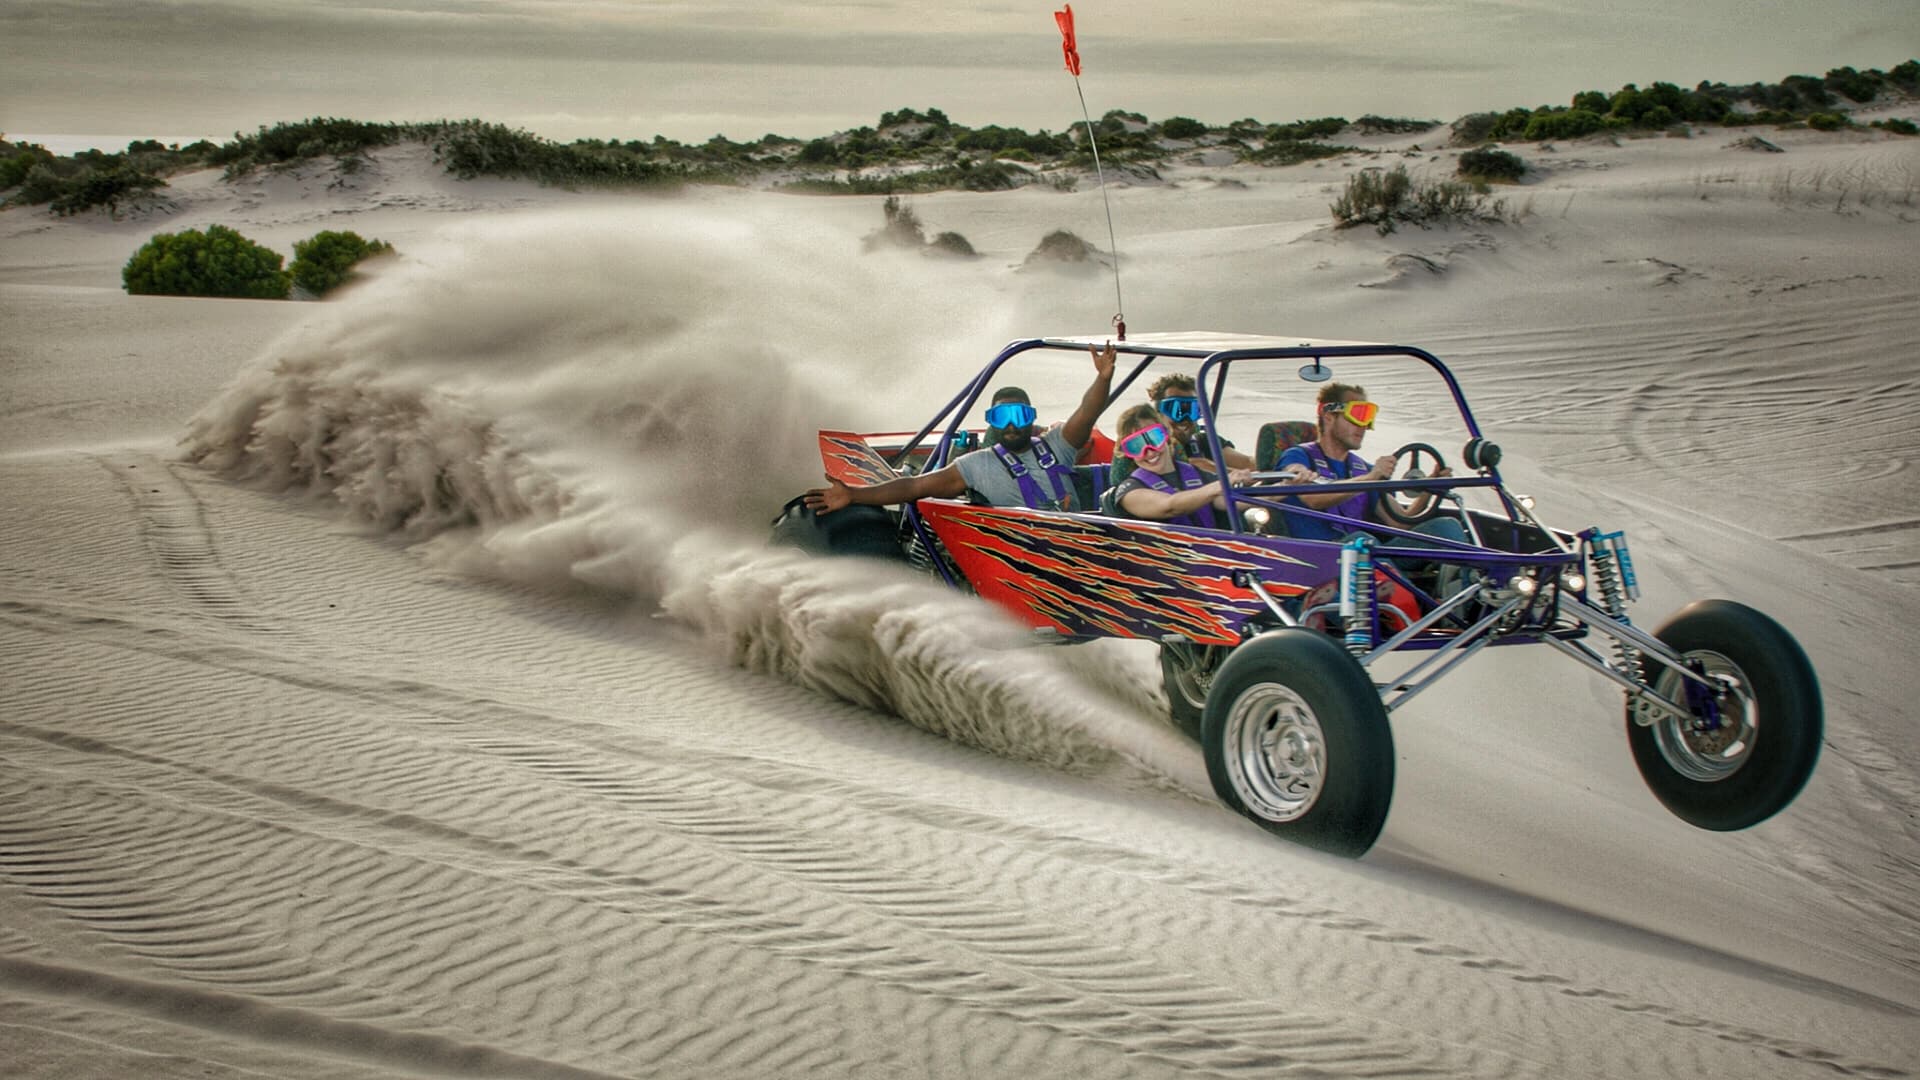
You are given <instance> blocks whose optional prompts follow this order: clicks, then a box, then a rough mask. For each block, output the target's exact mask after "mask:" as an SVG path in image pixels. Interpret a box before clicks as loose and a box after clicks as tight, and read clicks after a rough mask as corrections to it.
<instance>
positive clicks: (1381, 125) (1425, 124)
mask: <svg viewBox="0 0 1920 1080" xmlns="http://www.w3.org/2000/svg"><path fill="white" fill-rule="evenodd" d="M1353 126H1354V127H1357V128H1359V129H1360V133H1361V134H1362V135H1379V134H1385V135H1412V134H1414V133H1416V132H1421V131H1432V130H1433V129H1434V128H1437V127H1439V126H1440V121H1438V120H1409V119H1406V118H1403V117H1397V116H1375V115H1373V114H1372V113H1368V114H1367V115H1365V116H1363V117H1361V118H1360V119H1358V120H1355V121H1354V122H1353Z"/></svg>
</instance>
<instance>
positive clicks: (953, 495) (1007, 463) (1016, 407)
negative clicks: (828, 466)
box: [803, 342, 1116, 514]
mask: <svg viewBox="0 0 1920 1080" xmlns="http://www.w3.org/2000/svg"><path fill="white" fill-rule="evenodd" d="M1087 351H1088V352H1089V353H1090V354H1092V356H1093V372H1094V374H1093V382H1092V383H1091V384H1090V385H1088V387H1087V389H1086V392H1085V393H1084V394H1082V395H1081V397H1080V404H1079V406H1078V407H1076V408H1075V409H1074V411H1073V415H1072V416H1069V417H1067V422H1066V423H1064V424H1060V425H1057V426H1055V427H1053V428H1049V429H1046V430H1044V431H1042V430H1040V429H1038V428H1037V427H1036V426H1035V424H1034V420H1035V419H1036V418H1037V417H1038V415H1039V414H1038V413H1037V412H1036V411H1035V410H1034V407H1033V402H1032V400H1031V399H1030V398H1028V396H1027V392H1026V391H1025V390H1022V389H1020V388H1019V387H1017V386H1003V387H1001V388H1000V389H999V390H997V391H995V392H994V394H993V397H992V399H991V400H990V402H989V403H988V407H987V411H986V421H987V427H988V428H990V429H991V430H992V436H991V439H992V441H991V442H990V443H989V444H988V445H986V446H984V447H982V448H980V449H978V450H974V451H971V452H969V453H966V454H962V455H960V456H959V457H957V458H955V459H954V460H953V461H951V462H949V463H948V464H947V465H946V466H945V467H944V468H940V469H936V470H934V471H933V472H928V473H921V474H919V475H917V476H902V477H898V478H896V479H893V480H888V481H887V482H885V483H883V484H874V485H872V486H869V487H853V486H850V485H848V484H846V483H844V482H842V481H840V480H836V479H834V478H833V477H831V476H829V477H828V478H827V486H826V487H823V488H814V489H813V490H811V491H808V492H807V493H806V494H805V495H804V496H803V498H804V499H805V500H806V505H807V508H808V509H809V510H812V511H813V512H814V513H816V514H830V513H832V512H834V511H835V510H838V509H840V508H841V507H844V506H848V505H853V504H857V505H861V506H891V505H893V504H895V503H903V502H913V501H915V500H917V499H929V498H931V499H957V498H959V497H961V496H962V495H965V494H966V493H967V492H968V491H969V490H972V491H974V492H977V493H978V494H979V495H980V497H981V498H983V499H984V500H986V502H987V504H988V505H990V506H1026V507H1031V508H1033V509H1036V510H1090V509H1092V507H1083V506H1076V505H1075V501H1076V500H1075V497H1074V489H1073V466H1074V463H1075V462H1076V461H1077V460H1078V459H1079V449H1078V448H1080V447H1084V446H1086V445H1087V444H1088V442H1089V441H1090V440H1091V439H1092V437H1093V423H1094V421H1095V420H1098V419H1099V418H1100V411H1101V410H1102V409H1105V408H1106V407H1107V398H1108V395H1109V394H1110V393H1111V388H1112V385H1113V365H1114V360H1115V357H1116V353H1115V350H1114V347H1113V343H1112V342H1108V343H1107V347H1106V348H1105V349H1099V348H1096V347H1094V346H1092V345H1088V346H1087Z"/></svg>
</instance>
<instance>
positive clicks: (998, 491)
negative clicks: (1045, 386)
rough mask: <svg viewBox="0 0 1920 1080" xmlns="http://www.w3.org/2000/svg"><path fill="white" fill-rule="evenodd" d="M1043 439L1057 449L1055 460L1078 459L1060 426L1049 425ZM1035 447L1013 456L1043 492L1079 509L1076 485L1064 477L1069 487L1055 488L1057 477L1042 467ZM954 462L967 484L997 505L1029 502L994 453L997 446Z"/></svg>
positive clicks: (1067, 463)
mask: <svg viewBox="0 0 1920 1080" xmlns="http://www.w3.org/2000/svg"><path fill="white" fill-rule="evenodd" d="M1042 438H1044V439H1045V440H1046V443H1047V449H1049V450H1051V451H1053V456H1054V458H1055V460H1057V461H1059V462H1060V464H1062V465H1072V464H1073V463H1074V461H1075V460H1077V459H1078V455H1077V454H1075V453H1074V449H1073V447H1071V446H1068V445H1067V437H1066V436H1065V435H1063V434H1061V432H1060V428H1059V427H1058V426H1055V427H1052V428H1049V429H1048V430H1047V433H1046V435H1044V436H1042ZM1034 449H1035V448H1034V447H1031V446H1030V447H1028V448H1027V449H1026V450H1025V451H1024V452H1022V453H1018V454H1015V455H1013V456H1014V457H1015V458H1016V459H1018V460H1019V462H1020V464H1022V465H1024V466H1026V468H1027V473H1028V475H1030V476H1031V477H1032V478H1033V482H1034V483H1035V484H1038V485H1039V486H1040V493H1041V494H1042V495H1045V496H1046V497H1048V498H1050V499H1065V500H1066V504H1065V505H1066V508H1067V509H1069V510H1072V509H1075V507H1074V505H1073V503H1074V497H1073V484H1072V483H1071V482H1070V481H1068V480H1067V479H1066V478H1064V477H1062V478H1061V482H1060V486H1061V487H1064V488H1065V489H1066V490H1065V491H1057V490H1055V487H1054V481H1053V478H1052V477H1050V476H1048V475H1047V471H1046V470H1045V469H1043V468H1041V467H1040V461H1039V456H1038V455H1037V454H1035V453H1034ZM953 464H954V467H955V468H957V469H959V470H960V475H961V477H963V478H964V479H965V480H966V481H967V486H968V487H970V488H972V489H973V490H975V491H977V492H979V493H980V494H981V495H984V496H985V497H986V499H987V502H989V503H991V504H993V505H994V506H1025V505H1027V501H1026V499H1024V498H1022V497H1021V495H1020V482H1019V481H1018V480H1015V479H1014V478H1013V474H1012V473H1010V472H1008V471H1007V466H1006V465H1005V464H1004V463H1003V462H1001V460H1000V455H998V454H996V453H994V452H993V447H991V446H988V447H986V448H984V449H980V450H975V451H972V452H971V453H966V454H962V455H960V456H959V457H957V458H955V459H954V460H953Z"/></svg>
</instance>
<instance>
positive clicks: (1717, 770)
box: [1627, 600, 1825, 832]
mask: <svg viewBox="0 0 1920 1080" xmlns="http://www.w3.org/2000/svg"><path fill="white" fill-rule="evenodd" d="M1654 636H1655V637H1657V638H1659V639H1660V641H1661V642H1662V643H1664V644H1665V645H1667V646H1668V647H1669V648H1671V649H1673V650H1674V651H1675V652H1677V653H1679V654H1680V655H1682V656H1684V657H1686V658H1687V659H1688V661H1689V662H1690V663H1692V664H1693V665H1696V666H1697V668H1698V670H1700V671H1702V672H1704V673H1705V674H1706V675H1707V676H1708V677H1709V678H1712V679H1713V680H1714V681H1715V682H1717V683H1719V684H1720V686H1721V692H1720V693H1719V694H1718V695H1716V697H1717V702H1716V707H1717V709H1718V711H1719V714H1720V715H1719V716H1718V717H1717V718H1713V717H1707V716H1699V715H1696V716H1692V717H1688V718H1686V719H1681V718H1678V717H1674V716H1671V715H1666V714H1664V711H1663V714H1662V715H1661V716H1660V717H1659V718H1658V719H1655V720H1654V722H1653V723H1652V724H1647V725H1642V724H1639V723H1636V722H1635V719H1634V710H1633V706H1632V702H1631V701H1629V702H1628V708H1627V743H1628V745H1629V746H1631V747H1632V748H1633V761H1634V764H1635V765H1636V766H1638V767H1639V769H1640V776H1641V778H1642V779H1644V780H1645V781H1646V783H1647V787H1648V788H1649V789H1650V790H1652V792H1653V794H1654V797H1655V798H1657V799H1659V800H1660V802H1661V803H1662V804H1663V805H1665V806H1666V808H1667V809H1668V810H1670V811H1672V812H1673V814H1674V815H1675V816H1676V817H1678V818H1680V819H1681V820H1682V821H1685V822H1687V823H1688V824H1690V825H1694V826H1697V827H1699V828H1702V829H1711V830H1713V831H1715V832H1731V831H1733V830H1735V829H1745V828H1748V827H1749V826H1753V825H1757V824H1759V823H1760V822H1762V821H1765V820H1766V819H1768V818H1770V817H1772V816H1773V815H1775V814H1777V813H1779V812H1780V811H1781V810H1782V809H1784V808H1785V807H1786V806H1787V804H1788V803H1791V802H1792V801H1793V800H1794V797H1795V796H1797V795H1799V794H1800V789H1801V788H1803V787H1805V786H1806V783H1807V778H1808V777H1810V776H1812V775H1813V766H1814V763H1815V762H1816V761H1817V760H1818V759H1819V757H1820V739H1821V735H1822V732H1823V731H1824V729H1825V713H1824V709H1823V707H1822V705H1821V701H1820V682H1819V679H1818V678H1817V677H1816V676H1815V675H1814V672H1813V664H1812V662H1811V661H1809V660H1808V659H1807V654H1806V652H1805V651H1803V650H1802V649H1801V648H1800V643H1799V642H1797V641H1795V640H1794V639H1793V635H1791V634H1789V633H1787V631H1786V630H1785V629H1784V628H1783V627H1781V625H1780V624H1779V623H1777V622H1774V621H1773V620H1772V619H1770V618H1768V617H1767V616H1766V615H1764V614H1762V613H1760V612H1758V611H1755V610H1754V609H1752V608H1750V607H1747V606H1746V605H1744V604H1737V603H1734V602H1733V601H1731V600H1701V601H1699V602H1697V603H1693V604H1690V605H1688V606H1687V607H1686V608H1684V609H1682V610H1681V611H1680V612H1679V613H1678V614H1676V615H1674V617H1673V618H1672V619H1670V620H1668V621H1667V623H1666V625H1664V626H1662V627H1661V628H1660V629H1659V630H1658V631H1656V632H1655V634H1654ZM1641 665H1642V667H1643V669H1644V670H1645V672H1646V674H1647V676H1648V678H1649V680H1650V682H1651V684H1652V686H1653V688H1654V689H1655V690H1658V691H1659V692H1660V693H1662V694H1663V695H1665V696H1666V697H1667V698H1669V699H1670V700H1673V701H1678V702H1686V701H1687V683H1688V682H1689V681H1690V680H1687V679H1685V678H1684V677H1682V676H1681V675H1680V674H1678V673H1677V672H1675V671H1673V670H1672V669H1671V668H1669V667H1667V666H1666V665H1664V664H1661V663H1659V662H1658V661H1655V660H1651V659H1646V658H1643V659H1642V660H1641Z"/></svg>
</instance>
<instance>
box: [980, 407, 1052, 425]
mask: <svg viewBox="0 0 1920 1080" xmlns="http://www.w3.org/2000/svg"><path fill="white" fill-rule="evenodd" d="M1039 415H1040V413H1039V412H1038V411H1037V410H1035V409H1034V407H1033V406H1031V405H1029V404H1027V403H1026V402H1024V401H1003V402H1001V403H1000V404H998V405H995V406H993V407H992V408H990V409H988V410H987V426H988V427H992V428H1010V427H1032V426H1033V419H1034V417H1036V416H1039Z"/></svg>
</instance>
